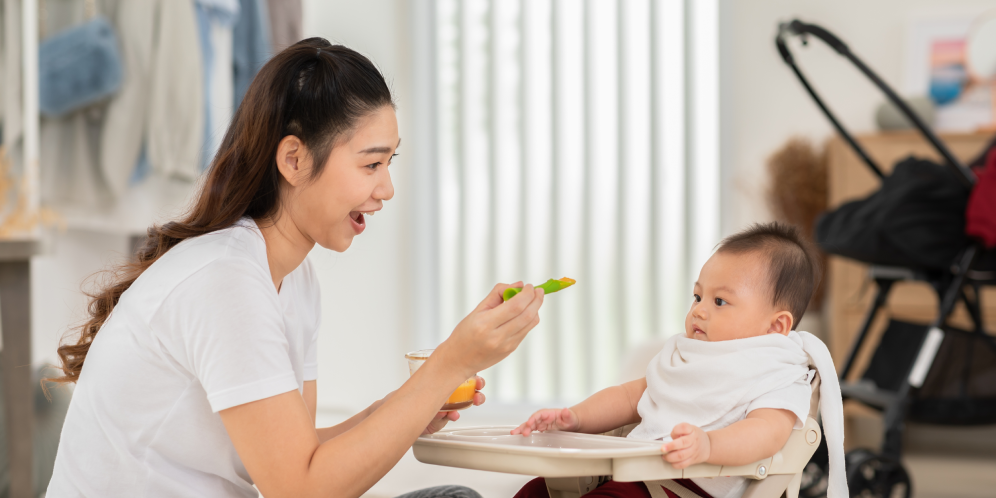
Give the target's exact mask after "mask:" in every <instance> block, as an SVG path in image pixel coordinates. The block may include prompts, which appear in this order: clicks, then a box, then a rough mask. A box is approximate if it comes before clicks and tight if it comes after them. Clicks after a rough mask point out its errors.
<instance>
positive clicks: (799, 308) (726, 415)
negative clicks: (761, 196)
mask: <svg viewBox="0 0 996 498" xmlns="http://www.w3.org/2000/svg"><path fill="white" fill-rule="evenodd" d="M819 278H820V269H819V263H818V260H817V259H816V256H815V255H814V253H813V251H812V250H811V249H810V247H809V245H808V244H807V243H805V242H804V241H803V240H802V238H801V237H800V236H799V233H798V231H797V230H796V229H795V228H792V227H789V226H786V225H781V224H777V223H771V224H758V225H754V226H752V227H751V228H749V229H747V230H745V231H743V232H740V233H738V234H736V235H733V236H731V237H729V238H727V239H725V240H723V242H721V243H720V245H719V247H718V248H717V250H716V252H715V254H713V255H712V257H711V258H709V260H708V261H706V263H705V265H703V266H702V270H701V271H700V273H699V278H698V281H696V282H695V287H694V290H693V294H692V296H693V298H694V300H693V302H692V306H691V309H689V310H688V315H687V316H686V317H685V333H684V334H679V335H677V336H674V337H672V338H671V339H669V340H668V341H667V343H666V344H665V347H664V349H663V350H662V351H661V352H660V353H659V354H658V355H657V356H656V357H655V358H654V359H653V360H652V361H651V362H650V365H649V366H648V367H647V376H646V377H644V378H642V379H639V380H635V381H632V382H627V383H625V384H622V385H619V386H614V387H610V388H608V389H605V390H602V391H600V392H598V393H595V394H594V395H593V396H591V397H590V398H588V399H586V400H584V401H582V402H581V403H579V404H577V405H575V406H573V407H571V408H563V409H544V410H540V411H538V412H536V413H534V414H533V415H532V416H531V417H529V420H527V421H526V422H525V423H523V424H522V425H520V426H519V427H517V428H516V429H514V430H512V434H522V435H523V436H528V435H529V434H530V433H531V432H533V431H546V430H560V431H575V432H584V433H590V434H598V433H602V432H606V431H610V430H613V429H615V428H617V427H621V426H623V425H627V424H632V423H637V422H639V423H640V424H639V425H638V426H637V427H636V428H635V429H634V430H633V431H632V432H631V433H630V435H629V437H631V438H637V439H645V440H662V441H664V444H663V446H662V448H661V451H662V452H663V453H664V455H663V458H664V460H665V461H667V462H668V463H670V464H671V465H672V466H673V467H674V468H677V469H683V468H685V467H688V466H690V465H694V464H697V463H703V462H705V463H709V464H714V465H723V466H739V465H746V464H749V463H753V462H756V461H758V460H761V459H764V458H768V457H771V456H772V455H774V454H775V453H776V452H778V450H780V449H781V448H782V447H783V446H784V445H785V443H786V442H787V441H788V438H789V436H790V434H791V432H792V429H793V428H801V427H802V426H803V425H804V423H805V420H806V417H807V416H808V414H809V405H810V398H811V395H812V389H811V387H810V383H809V382H810V380H811V379H812V377H813V371H812V370H810V368H809V365H810V362H811V361H812V362H813V363H814V364H815V365H816V366H817V367H818V368H819V370H824V369H826V370H827V371H825V372H822V375H821V377H822V378H823V379H828V377H829V382H828V381H824V383H823V384H832V386H830V387H829V388H830V389H831V390H832V389H833V388H835V387H837V383H836V372H835V371H833V370H832V369H833V364H832V362H831V361H830V357H829V352H828V351H827V350H826V347H825V346H824V345H823V343H822V342H820V341H819V339H816V338H815V337H814V336H812V335H810V334H807V333H806V332H795V331H794V329H795V326H796V325H797V324H798V322H799V319H801V318H802V315H803V313H804V312H805V311H806V307H807V305H808V304H809V300H810V298H811V297H812V294H813V289H814V288H815V286H816V285H817V282H818V280H819ZM824 394H828V391H826V390H823V389H821V395H824ZM834 396H835V397H836V402H835V403H834V402H830V403H828V401H830V400H829V399H824V400H823V407H824V412H823V419H824V424H825V425H827V419H828V418H832V419H834V420H835V421H838V420H839V421H841V423H840V424H839V425H840V426H841V428H842V417H843V415H842V413H840V401H839V399H840V394H839V388H837V390H836V392H833V391H831V392H830V393H829V395H828V396H824V398H832V397H834ZM828 407H832V408H831V411H834V412H835V413H836V414H830V415H831V416H830V417H828V413H827V410H828ZM830 425H832V426H833V432H835V433H836V434H831V427H830V426H829V425H828V426H827V427H826V431H827V436H828V439H827V441H828V445H830V448H831V449H830V452H831V455H830V456H831V474H832V475H831V479H830V494H829V496H830V498H835V497H836V496H847V489H846V483H843V474H842V473H841V472H842V468H841V466H842V465H843V456H842V455H843V444H842V441H843V440H842V437H843V436H842V433H841V432H840V431H839V429H838V428H837V425H838V424H837V423H836V422H834V423H833V424H830ZM838 440H839V441H838ZM835 446H839V448H838V447H835ZM842 483H843V484H842ZM681 484H682V485H683V486H684V487H686V488H688V490H691V491H692V492H693V493H694V494H697V495H699V496H702V497H706V498H707V497H712V498H737V497H739V496H741V495H742V494H743V492H744V490H745V489H746V488H747V484H748V482H747V480H746V478H742V477H718V478H712V479H691V480H682V482H681ZM841 486H843V493H842V494H841ZM592 493H594V494H589V495H586V496H591V497H595V496H614V497H619V496H645V497H649V496H650V494H649V493H648V488H647V487H646V486H645V485H644V483H621V482H611V481H610V482H609V483H607V484H605V485H603V486H602V487H600V488H598V489H596V490H595V491H593V492H592ZM668 494H669V495H670V494H671V492H670V491H668ZM655 495H659V493H655ZM516 496H517V497H523V498H524V497H527V496H544V497H545V496H548V495H547V492H546V486H545V483H544V482H543V480H542V479H537V480H534V481H532V482H530V483H528V484H527V485H526V486H525V487H524V488H522V490H520V491H519V493H518V494H517V495H516Z"/></svg>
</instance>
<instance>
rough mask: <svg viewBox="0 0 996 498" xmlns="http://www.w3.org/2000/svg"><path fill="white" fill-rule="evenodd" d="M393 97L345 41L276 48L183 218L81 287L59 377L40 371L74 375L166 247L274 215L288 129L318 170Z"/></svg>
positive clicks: (155, 231) (156, 230)
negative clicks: (80, 306)
mask: <svg viewBox="0 0 996 498" xmlns="http://www.w3.org/2000/svg"><path fill="white" fill-rule="evenodd" d="M393 105H394V102H393V100H392V98H391V91H390V89H389V88H388V86H387V83H386V82H385V81H384V77H383V75H381V74H380V72H379V71H378V70H377V68H376V67H375V66H374V65H373V63H371V62H370V60H369V59H367V58H366V57H364V56H362V55H360V54H359V53H357V52H355V51H353V50H350V49H348V48H346V47H343V46H341V45H332V44H330V43H329V42H328V41H327V40H325V39H323V38H310V39H307V40H303V41H300V42H298V43H297V44H295V45H293V46H291V47H288V48H287V49H285V50H284V51H282V52H280V53H279V54H277V55H275V56H274V57H273V58H272V59H270V61H269V62H267V63H266V64H265V65H264V66H263V67H262V69H260V71H259V74H257V75H256V78H255V79H254V80H253V82H252V84H251V85H250V86H249V89H248V90H247V91H246V94H245V97H244V99H243V100H242V104H241V105H240V106H239V108H238V110H237V111H236V112H235V115H234V116H233V118H232V123H231V125H230V126H229V127H228V132H227V133H226V134H225V139H224V140H223V141H222V143H221V146H220V148H219V150H218V153H217V155H216V156H215V157H214V161H213V162H212V164H211V169H210V170H209V171H208V173H207V177H206V178H205V181H204V184H203V187H202V188H201V190H200V193H199V195H198V197H197V200H196V202H195V203H194V205H193V207H192V208H191V209H190V211H189V212H188V213H187V214H186V215H185V216H184V217H183V218H182V219H180V220H176V221H171V222H169V223H166V224H164V225H153V226H152V227H150V228H149V230H148V237H147V238H146V239H145V244H144V245H143V246H142V247H141V248H140V249H139V250H138V253H137V254H136V259H135V260H134V261H132V262H129V263H126V264H123V265H121V266H119V267H117V268H115V269H112V270H110V274H109V278H108V284H107V285H104V286H101V287H99V288H98V289H97V290H96V291H95V292H89V293H87V295H88V296H89V297H90V305H89V307H88V313H89V318H88V319H87V320H86V322H85V323H84V324H83V325H82V326H81V327H80V333H79V338H78V339H77V340H76V342H75V343H72V344H70V343H64V344H62V345H60V346H59V349H58V352H59V358H60V360H61V361H62V372H63V376H62V377H58V378H52V379H46V380H49V381H52V382H59V383H67V382H76V381H77V380H78V379H79V376H80V372H81V371H82V370H83V363H84V362H85V361H86V355H87V351H89V349H90V344H91V343H92V342H93V339H94V337H96V335H97V332H98V331H99V330H100V327H101V326H102V325H103V324H104V322H105V321H106V320H107V317H108V316H109V315H110V314H111V310H113V309H114V306H115V305H117V303H118V300H119V299H120V298H121V295H122V294H123V293H124V292H125V291H126V290H128V288H129V287H131V284H132V283H134V282H135V280H136V279H137V278H138V277H139V275H141V274H142V272H144V271H145V270H146V269H147V268H149V267H150V266H152V264H153V263H155V262H156V260H158V259H159V258H160V257H162V255H163V254H165V253H166V251H169V250H170V248H172V247H173V246H175V245H177V244H179V243H180V242H182V241H184V240H186V239H189V238H192V237H197V236H198V235H204V234H207V233H210V232H214V231H217V230H221V229H224V228H228V227H230V226H232V225H233V224H235V223H236V222H237V221H239V219H241V218H243V217H246V216H248V217H251V218H253V219H256V220H265V219H268V218H270V217H272V216H274V215H275V214H276V212H277V208H278V206H279V196H280V178H281V177H280V173H279V171H278V170H277V165H276V154H277V146H278V144H279V143H280V141H281V140H282V139H283V138H284V137H286V136H288V135H294V136H296V137H298V138H299V139H300V140H301V142H302V143H304V145H305V146H306V147H307V149H308V151H310V154H311V158H312V160H313V167H312V170H311V179H315V178H317V177H318V175H320V174H321V172H322V169H323V168H324V165H325V161H326V159H328V156H329V153H330V152H331V151H332V148H333V147H334V146H335V144H336V143H337V141H339V140H342V139H344V138H347V137H348V135H349V133H350V132H351V131H352V130H353V128H354V127H355V126H356V122H357V120H358V119H360V118H362V117H364V116H366V115H369V114H370V113H372V112H374V111H376V110H378V109H380V108H382V107H383V106H393Z"/></svg>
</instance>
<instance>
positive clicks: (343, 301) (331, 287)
mask: <svg viewBox="0 0 996 498" xmlns="http://www.w3.org/2000/svg"><path fill="white" fill-rule="evenodd" d="M406 3H407V2H405V1H404V0H364V1H362V2H355V1H346V0H334V1H330V0H305V2H304V31H305V36H321V37H324V38H327V39H328V40H329V41H331V42H332V43H341V44H343V45H346V46H348V47H350V48H352V49H355V50H357V51H359V52H360V53H362V54H364V55H366V56H367V57H369V58H370V59H371V60H372V61H373V62H374V64H376V65H377V67H378V68H380V70H381V72H383V73H384V76H385V78H386V79H387V82H388V84H389V85H390V86H391V89H392V91H393V92H394V98H395V101H396V102H397V104H398V117H399V120H400V123H399V124H400V133H401V137H402V146H401V147H400V148H399V149H398V152H399V153H400V154H401V155H400V156H398V157H397V158H395V161H394V164H392V166H391V177H392V179H393V180H394V187H395V197H394V199H393V200H391V201H389V202H387V203H386V204H385V206H384V210H383V211H382V212H380V213H377V215H376V216H375V217H372V218H368V221H367V223H368V227H367V229H366V231H364V232H363V234H362V235H360V236H359V237H357V238H356V239H355V240H354V241H353V245H352V247H350V248H349V250H348V251H346V252H344V253H342V254H339V253H334V252H331V251H328V250H325V249H321V248H318V249H316V250H315V251H314V252H313V253H312V255H311V258H312V261H313V262H314V263H315V264H316V270H317V272H318V275H319V280H320V281H321V287H322V321H323V323H322V329H321V336H320V338H319V367H318V377H319V380H318V403H319V406H320V407H322V408H324V409H326V410H328V409H331V410H336V411H348V412H355V411H358V410H360V409H362V408H364V407H366V406H367V405H368V404H369V403H370V402H372V401H374V400H376V399H379V398H381V397H382V396H384V395H385V394H387V393H388V392H389V391H391V390H393V389H396V388H397V387H398V386H400V385H401V384H402V383H403V382H404V381H405V379H406V378H407V377H408V367H407V364H406V363H405V359H404V354H405V352H406V351H408V348H409V346H410V344H411V340H410V337H411V334H412V309H411V303H412V299H411V298H410V297H409V289H411V287H412V285H411V273H412V260H411V259H410V258H409V257H408V254H409V252H410V248H411V233H410V231H409V228H408V227H409V226H410V225H411V222H412V220H411V205H412V201H411V197H412V196H411V190H410V188H409V186H410V185H411V183H412V181H411V178H410V169H409V162H408V160H409V159H410V158H411V157H412V155H413V154H412V153H411V150H412V147H411V145H410V140H408V139H407V137H409V136H411V133H410V132H409V130H410V126H409V124H408V122H407V121H406V120H405V111H406V108H407V106H406V103H407V102H409V101H410V98H409V93H410V90H409V88H410V77H409V75H408V73H407V56H406V55H404V54H405V51H404V47H405V46H406V45H407V43H406V42H407V31H406V29H407V26H408V23H407V13H406V11H405V10H404V9H405V5H406Z"/></svg>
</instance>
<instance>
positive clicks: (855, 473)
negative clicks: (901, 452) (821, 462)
mask: <svg viewBox="0 0 996 498" xmlns="http://www.w3.org/2000/svg"><path fill="white" fill-rule="evenodd" d="M845 461H846V466H847V488H848V491H850V495H851V496H852V497H853V498H909V497H910V496H911V495H912V492H913V486H912V485H911V484H910V476H909V474H908V473H907V472H906V469H905V468H903V464H902V463H900V462H899V461H897V460H894V459H892V458H889V457H886V456H882V455H876V454H875V453H872V452H871V451H869V450H865V449H859V450H854V451H851V452H850V453H848V454H847V455H846V456H845Z"/></svg>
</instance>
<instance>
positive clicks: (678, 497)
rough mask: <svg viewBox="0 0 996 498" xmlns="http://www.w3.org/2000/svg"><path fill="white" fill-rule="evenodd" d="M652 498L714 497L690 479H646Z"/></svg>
mask: <svg viewBox="0 0 996 498" xmlns="http://www.w3.org/2000/svg"><path fill="white" fill-rule="evenodd" d="M644 484H645V485H646V486H647V490H648V491H650V496H651V497H652V498H712V496H710V495H709V493H706V492H705V491H703V490H702V488H700V487H698V486H697V485H696V484H695V483H694V482H692V481H690V480H688V479H664V480H661V481H644Z"/></svg>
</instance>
